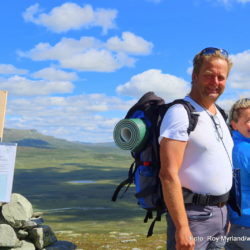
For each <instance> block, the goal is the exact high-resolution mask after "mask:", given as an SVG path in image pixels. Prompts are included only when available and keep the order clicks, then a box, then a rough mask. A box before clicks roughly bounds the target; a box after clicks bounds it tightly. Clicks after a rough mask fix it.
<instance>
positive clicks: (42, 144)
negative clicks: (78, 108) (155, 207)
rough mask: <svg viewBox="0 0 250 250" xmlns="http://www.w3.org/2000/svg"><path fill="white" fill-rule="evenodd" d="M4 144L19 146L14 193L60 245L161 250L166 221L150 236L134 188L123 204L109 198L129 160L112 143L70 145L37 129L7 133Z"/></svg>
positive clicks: (123, 174)
mask: <svg viewBox="0 0 250 250" xmlns="http://www.w3.org/2000/svg"><path fill="white" fill-rule="evenodd" d="M4 141H5V142H17V143H18V148H17V156H16V165H15V174H14V182H13V192H15V193H20V194H22V195H24V196H25V197H26V198H27V199H28V200H29V201H30V202H31V203H32V205H33V209H34V211H36V212H43V216H42V217H43V218H44V220H45V224H46V225H49V226H50V227H51V228H52V229H53V231H54V232H56V235H57V237H58V239H60V240H69V241H71V242H73V243H75V244H76V245H77V247H78V249H84V250H89V249H164V248H165V228H166V223H165V218H164V216H163V218H162V221H161V222H157V223H156V225H155V229H154V235H153V236H152V237H149V238H147V237H146V234H147V230H148V228H149V226H150V223H151V222H150V221H149V222H148V223H143V219H144V216H145V211H144V210H143V209H140V208H139V206H138V205H137V204H136V199H135V197H134V187H130V188H129V189H128V191H127V192H126V194H125V195H124V197H123V198H122V199H118V200H117V202H112V201H111V197H112V194H113V192H114V190H115V187H116V185H118V184H119V183H120V182H121V181H122V180H124V179H125V178H126V177H127V172H128V169H129V167H130V164H131V162H132V158H131V157H130V155H129V153H128V152H126V151H122V150H119V149H118V148H116V147H115V146H114V145H113V144H111V143H110V144H109V143H108V144H86V143H85V144H84V143H79V142H68V141H65V140H61V139H57V138H54V137H50V136H45V135H41V134H39V133H38V132H37V131H35V130H14V129H5V132H4Z"/></svg>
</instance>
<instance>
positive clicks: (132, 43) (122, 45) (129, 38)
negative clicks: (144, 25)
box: [107, 32, 153, 55]
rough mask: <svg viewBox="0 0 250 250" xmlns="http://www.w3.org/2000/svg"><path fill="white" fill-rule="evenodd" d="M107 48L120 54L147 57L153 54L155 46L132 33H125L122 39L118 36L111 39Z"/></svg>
mask: <svg viewBox="0 0 250 250" xmlns="http://www.w3.org/2000/svg"><path fill="white" fill-rule="evenodd" d="M107 48H109V49H110V50H114V51H118V52H125V53H131V54H139V55H140V54H141V55H147V54H149V53H150V52H151V50H152V48H153V44H152V43H150V42H148V41H146V40H144V39H143V38H142V37H139V36H136V35H134V34H133V33H131V32H123V33H122V39H120V38H119V37H117V36H115V37H112V38H110V39H109V40H108V41H107Z"/></svg>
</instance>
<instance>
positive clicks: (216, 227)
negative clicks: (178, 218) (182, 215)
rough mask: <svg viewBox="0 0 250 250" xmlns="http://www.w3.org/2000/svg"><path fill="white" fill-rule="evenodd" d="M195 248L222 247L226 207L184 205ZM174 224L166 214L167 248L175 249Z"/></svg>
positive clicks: (224, 236)
mask: <svg viewBox="0 0 250 250" xmlns="http://www.w3.org/2000/svg"><path fill="white" fill-rule="evenodd" d="M186 212H187V217H188V221H189V227H190V230H191V232H192V234H193V237H194V240H195V249H196V250H207V249H223V248H224V245H225V243H226V233H227V228H228V216H227V207H226V206H223V207H217V206H200V205H192V204H191V205H189V204H188V205H186ZM175 243H176V242H175V226H174V223H173V221H172V219H171V217H170V215H169V214H167V250H175V249H176V248H175Z"/></svg>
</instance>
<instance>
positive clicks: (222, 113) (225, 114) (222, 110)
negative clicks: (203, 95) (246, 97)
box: [215, 104, 228, 121]
mask: <svg viewBox="0 0 250 250" xmlns="http://www.w3.org/2000/svg"><path fill="white" fill-rule="evenodd" d="M215 105H216V108H217V109H218V110H219V111H220V113H221V115H222V116H223V118H224V120H225V121H227V118H228V115H227V113H226V112H225V110H224V109H223V108H221V107H220V106H219V105H218V104H215Z"/></svg>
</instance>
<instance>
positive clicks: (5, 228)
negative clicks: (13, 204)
mask: <svg viewBox="0 0 250 250" xmlns="http://www.w3.org/2000/svg"><path fill="white" fill-rule="evenodd" d="M20 245H21V244H20V241H19V240H18V238H17V236H16V233H15V230H14V229H13V228H12V227H11V226H10V225H8V224H0V247H8V248H11V247H17V246H20Z"/></svg>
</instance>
